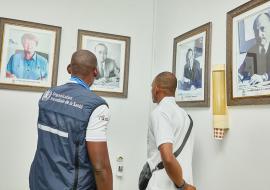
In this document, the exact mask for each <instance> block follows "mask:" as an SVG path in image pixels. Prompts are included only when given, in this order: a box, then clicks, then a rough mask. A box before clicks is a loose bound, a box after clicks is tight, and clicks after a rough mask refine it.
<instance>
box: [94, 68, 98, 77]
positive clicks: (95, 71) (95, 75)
mask: <svg viewBox="0 0 270 190" xmlns="http://www.w3.org/2000/svg"><path fill="white" fill-rule="evenodd" d="M97 76H98V70H97V68H95V69H94V77H97Z"/></svg>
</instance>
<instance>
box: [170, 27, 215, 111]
mask: <svg viewBox="0 0 270 190" xmlns="http://www.w3.org/2000/svg"><path fill="white" fill-rule="evenodd" d="M211 25H212V24H211V23H210V22H209V23H207V24H204V25H202V26H200V27H197V28H195V29H193V30H191V31H189V32H186V33H184V34H182V35H180V36H178V37H176V38H174V43H173V73H174V74H175V76H176V78H177V89H176V93H175V98H176V102H177V104H178V105H179V106H182V107H209V103H210V100H209V99H210V94H209V93H210V92H209V89H210V86H209V83H210V65H211V64H210V55H211Z"/></svg>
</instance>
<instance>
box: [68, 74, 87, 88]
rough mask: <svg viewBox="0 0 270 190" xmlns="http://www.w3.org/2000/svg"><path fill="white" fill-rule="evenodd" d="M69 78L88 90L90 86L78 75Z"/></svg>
mask: <svg viewBox="0 0 270 190" xmlns="http://www.w3.org/2000/svg"><path fill="white" fill-rule="evenodd" d="M70 80H71V81H74V82H76V83H77V84H79V85H81V86H83V87H84V88H86V89H87V90H90V87H89V86H88V85H87V84H86V83H85V82H84V81H83V80H82V79H80V78H79V77H76V76H71V78H70Z"/></svg>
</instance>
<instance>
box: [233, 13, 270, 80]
mask: <svg viewBox="0 0 270 190" xmlns="http://www.w3.org/2000/svg"><path fill="white" fill-rule="evenodd" d="M253 31H254V35H255V40H256V43H255V45H253V46H252V47H251V48H249V49H248V50H247V54H246V57H245V59H244V61H243V63H242V64H241V65H240V67H239V69H238V74H239V79H240V80H241V81H248V82H249V84H250V85H256V84H259V83H261V82H264V81H269V80H270V48H269V43H270V15H269V13H266V12H264V13H260V14H259V15H257V17H256V18H255V20H254V22H253Z"/></svg>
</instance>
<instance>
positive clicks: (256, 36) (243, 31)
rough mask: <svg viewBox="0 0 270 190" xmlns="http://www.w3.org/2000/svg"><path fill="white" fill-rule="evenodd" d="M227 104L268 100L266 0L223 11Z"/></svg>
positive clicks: (269, 14) (269, 12) (269, 10)
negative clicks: (225, 29) (225, 31)
mask: <svg viewBox="0 0 270 190" xmlns="http://www.w3.org/2000/svg"><path fill="white" fill-rule="evenodd" d="M226 77H227V104H228V105H229V106H230V105H256V104H269V103H270V1H266V0H253V1H249V2H247V3H245V4H243V5H241V6H239V7H237V8H235V9H233V10H231V11H230V12H228V13H227V64H226Z"/></svg>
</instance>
